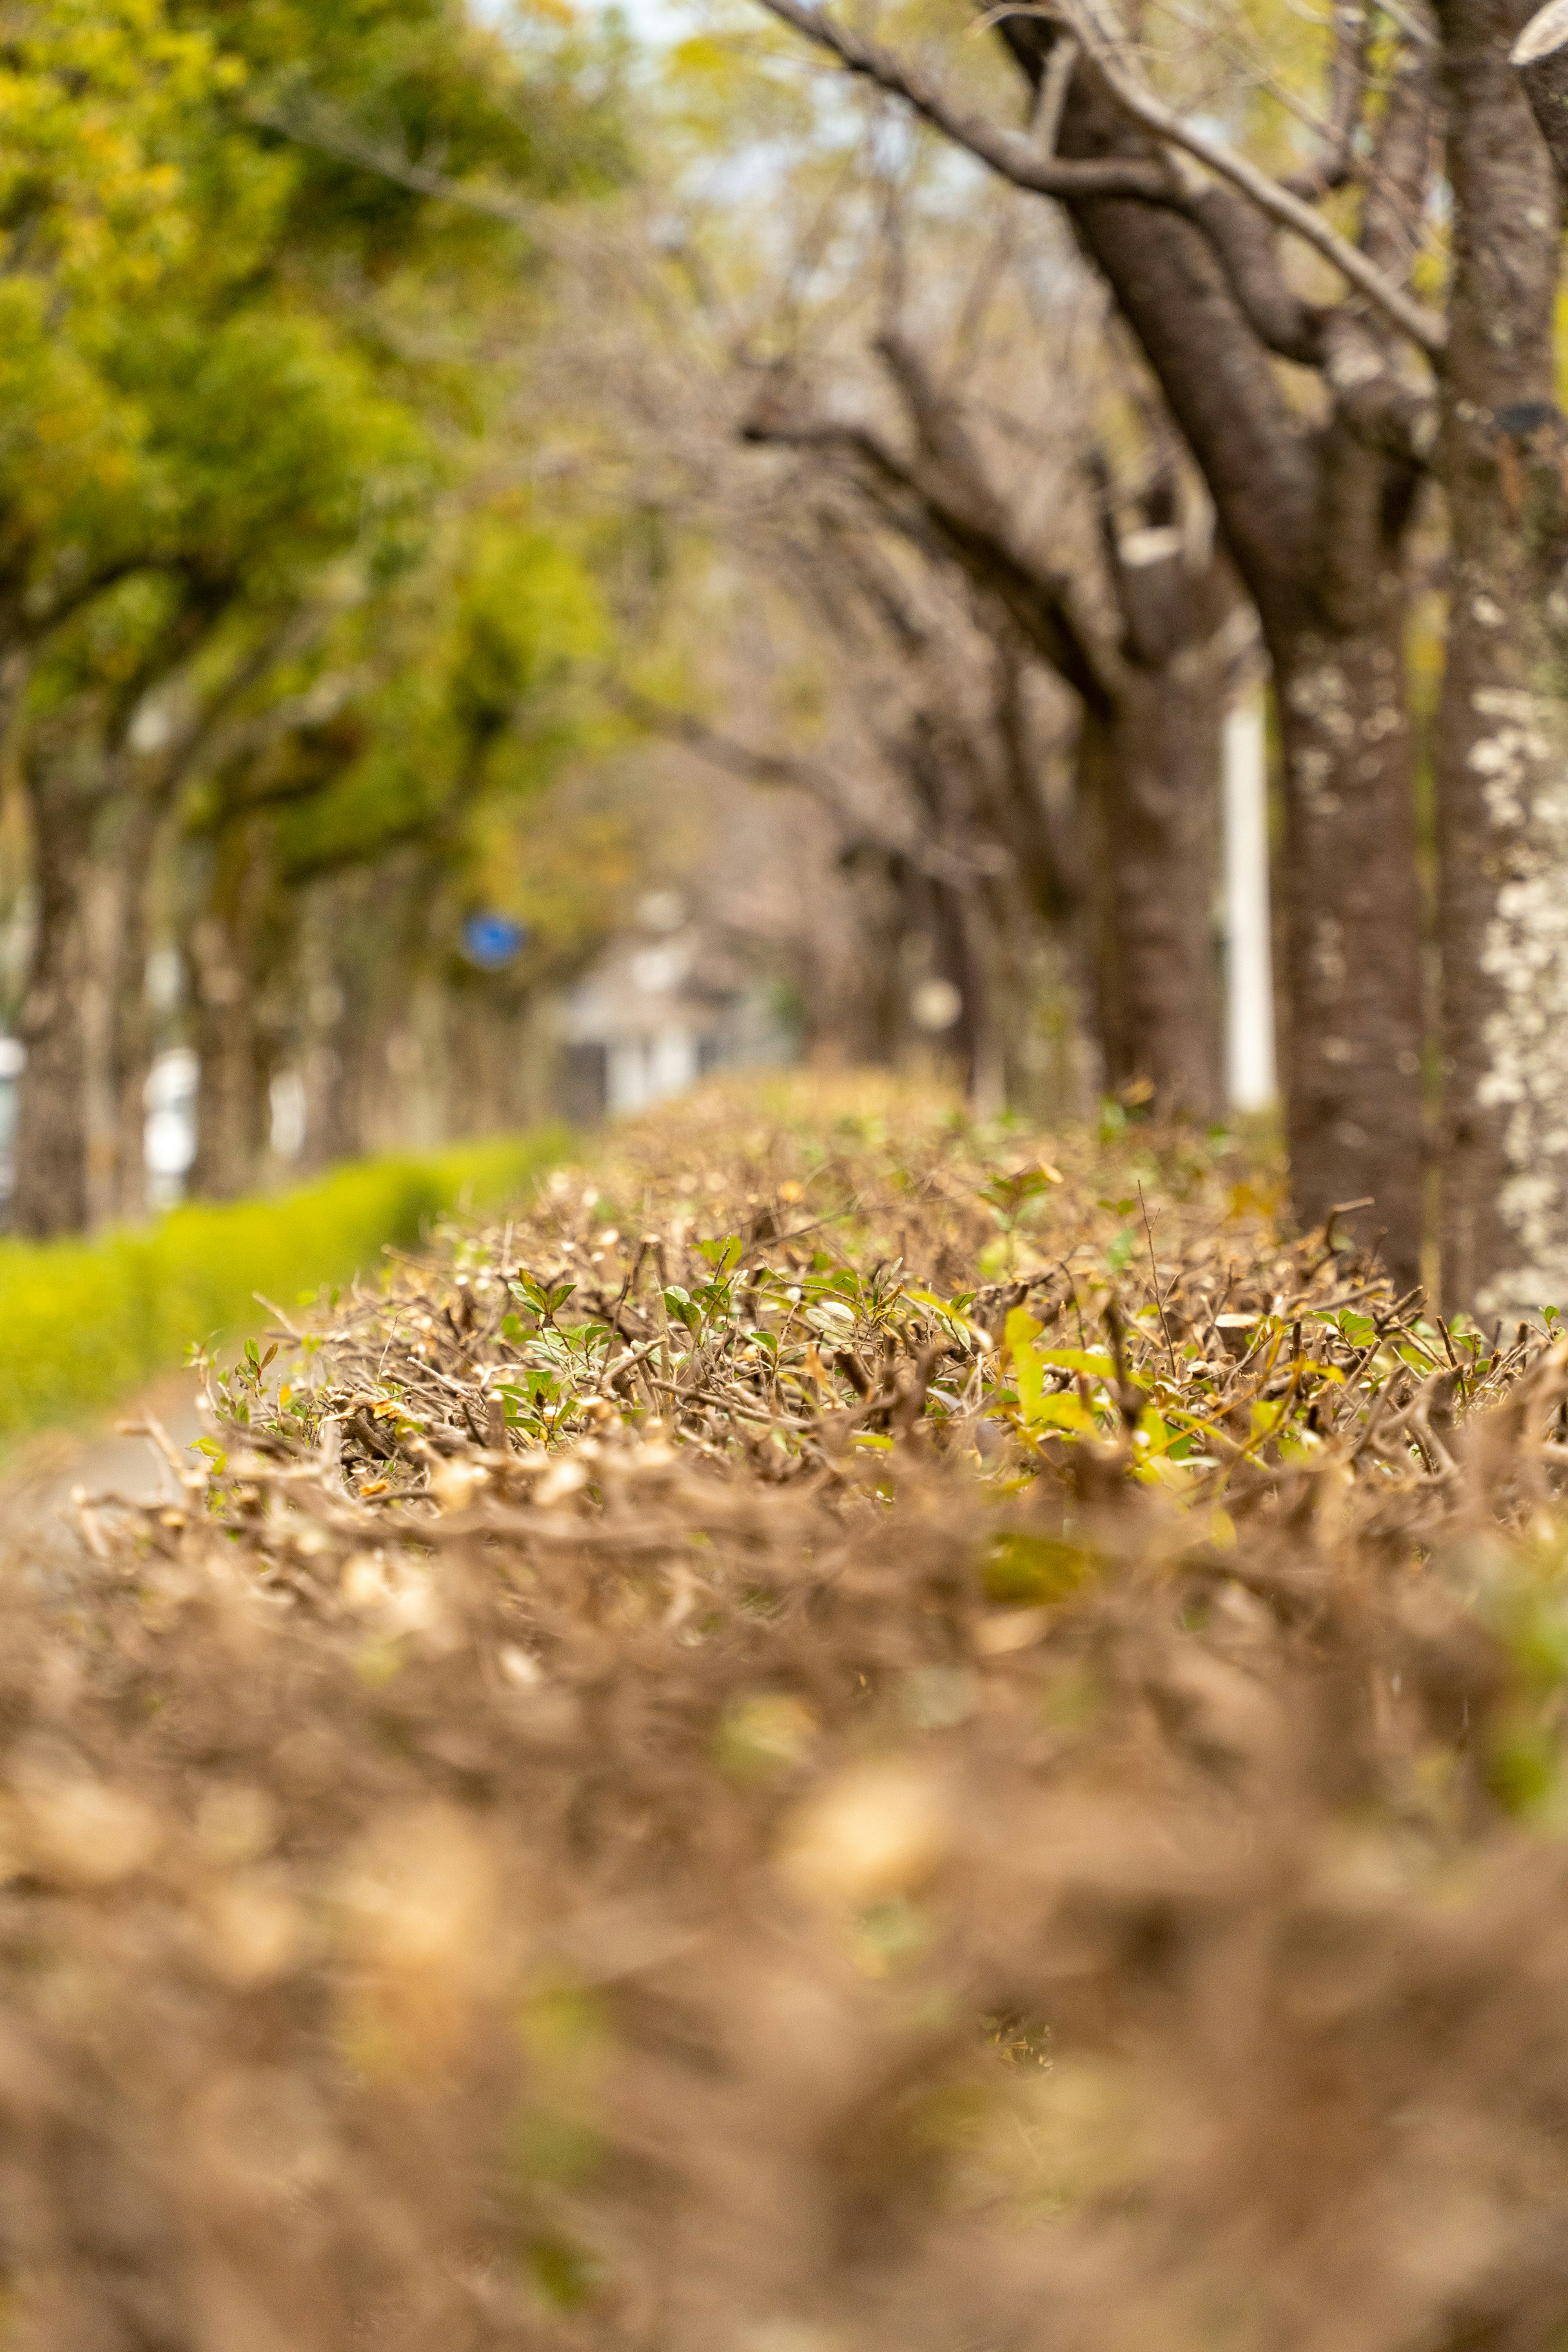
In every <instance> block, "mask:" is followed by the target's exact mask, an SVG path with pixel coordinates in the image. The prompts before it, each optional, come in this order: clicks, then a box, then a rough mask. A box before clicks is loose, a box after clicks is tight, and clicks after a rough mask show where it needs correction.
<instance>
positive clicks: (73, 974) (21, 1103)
mask: <svg viewBox="0 0 1568 2352" xmlns="http://www.w3.org/2000/svg"><path fill="white" fill-rule="evenodd" d="M27 793H28V800H29V803H30V807H31V814H32V823H33V885H34V890H35V893H36V897H37V923H36V929H35V932H34V939H33V952H32V961H31V965H30V968H29V971H28V975H27V990H26V996H25V998H24V1000H23V1004H22V1013H21V1019H20V1021H19V1023H18V1024H17V1025H18V1030H19V1034H20V1036H21V1042H22V1044H23V1045H24V1046H25V1047H26V1056H27V1058H26V1066H25V1067H24V1069H23V1072H22V1079H21V1086H20V1088H19V1092H18V1099H17V1114H16V1190H15V1192H14V1194H13V1197H12V1204H11V1221H12V1224H13V1227H14V1228H15V1230H16V1232H17V1233H19V1234H26V1235H27V1236H28V1237H29V1238H32V1239H35V1240H42V1239H44V1238H46V1237H47V1236H48V1235H50V1234H76V1233H81V1232H84V1231H85V1230H86V1226H87V1222H88V1208H89V1202H88V1164H87V1147H88V1133H87V1038H86V1033H85V1029H84V1025H83V1021H82V987H83V981H84V977H85V946H86V940H85V931H84V920H83V916H84V910H83V906H82V898H81V886H82V879H83V875H84V872H85V869H86V864H87V856H88V846H89V839H90V835H91V830H92V819H93V807H92V803H90V801H89V800H88V799H87V798H86V797H84V796H81V795H79V794H78V793H77V792H76V791H75V790H74V789H73V782H72V780H71V779H70V778H69V777H64V778H61V777H58V776H53V775H51V774H50V772H49V771H48V768H47V764H45V763H44V762H42V761H39V762H38V763H37V765H35V764H34V763H33V762H32V761H29V763H28V775H27Z"/></svg>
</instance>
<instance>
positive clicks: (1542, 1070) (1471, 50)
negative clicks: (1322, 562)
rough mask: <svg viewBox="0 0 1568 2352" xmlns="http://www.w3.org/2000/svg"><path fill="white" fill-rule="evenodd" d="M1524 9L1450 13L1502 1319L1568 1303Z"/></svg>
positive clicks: (1475, 870)
mask: <svg viewBox="0 0 1568 2352" xmlns="http://www.w3.org/2000/svg"><path fill="white" fill-rule="evenodd" d="M1527 13H1528V12H1527V10H1526V9H1524V8H1520V7H1516V6H1514V5H1510V4H1509V0H1442V5H1440V7H1439V16H1440V17H1441V20H1442V24H1443V30H1444V35H1445V45H1446V66H1447V96H1448V108H1449V128H1448V156H1449V173H1450V177H1451V180H1452V183H1453V187H1454V198H1455V222H1454V256H1453V291H1452V296H1451V299H1450V304H1449V319H1450V341H1449V347H1448V352H1447V364H1446V366H1445V369H1444V372H1443V386H1442V390H1443V423H1442V433H1441V439H1440V442H1439V458H1440V464H1441V468H1442V473H1443V478H1444V483H1445V488H1446V489H1447V499H1448V512H1449V528H1450V536H1451V541H1452V546H1453V551H1454V552H1453V558H1452V565H1453V583H1452V596H1451V602H1450V609H1449V621H1448V661H1447V676H1446V678H1445V682H1444V689H1443V700H1442V708H1441V711H1440V715H1439V719H1438V730H1437V744H1436V771H1437V827H1438V861H1439V864H1438V876H1439V879H1438V903H1439V910H1440V922H1441V935H1442V945H1443V1006H1442V1036H1443V1054H1444V1077H1445V1086H1444V1104H1443V1149H1442V1157H1441V1167H1442V1235H1443V1284H1444V1291H1445V1296H1446V1299H1447V1304H1448V1306H1449V1307H1450V1308H1451V1309H1455V1308H1459V1307H1464V1308H1467V1309H1468V1310H1469V1311H1471V1312H1473V1313H1476V1314H1479V1315H1482V1316H1484V1317H1487V1318H1491V1317H1494V1316H1505V1317H1510V1318H1511V1317H1513V1316H1515V1315H1518V1314H1522V1313H1527V1312H1529V1311H1530V1310H1531V1309H1535V1308H1539V1307H1542V1306H1555V1305H1564V1306H1568V1046H1565V1044H1564V1040H1565V1038H1568V794H1565V793H1564V789H1563V776H1564V772H1565V769H1568V724H1565V718H1568V714H1565V712H1564V709H1563V696H1562V688H1561V685H1560V683H1558V682H1557V681H1558V680H1560V678H1561V675H1562V671H1561V656H1559V657H1558V660H1557V661H1556V662H1553V661H1552V658H1551V649H1550V643H1549V640H1550V636H1551V635H1552V614H1551V613H1550V610H1549V603H1550V599H1551V596H1552V592H1553V591H1554V590H1556V588H1557V579H1556V576H1555V575H1556V573H1557V571H1558V563H1557V562H1554V561H1552V560H1550V556H1551V538H1552V534H1551V532H1550V530H1548V531H1547V532H1545V533H1544V534H1542V532H1540V531H1539V530H1537V529H1536V528H1535V518H1534V517H1533V516H1532V515H1531V513H1530V512H1528V511H1527V509H1528V508H1529V507H1530V506H1531V499H1530V496H1529V492H1530V488H1531V485H1530V475H1531V472H1532V471H1533V470H1535V469H1534V467H1533V466H1532V464H1531V450H1530V446H1529V445H1530V443H1531V438H1532V437H1533V436H1534V435H1535V434H1537V433H1538V432H1539V431H1541V430H1542V428H1543V427H1544V428H1545V430H1546V433H1547V436H1548V439H1549V440H1550V438H1551V437H1552V432H1553V425H1552V419H1553V415H1554V412H1553V410H1552V316H1553V309H1554V304H1555V296H1556V287H1557V276H1558V265H1559V244H1558V240H1559V237H1560V235H1561V209H1560V207H1561V199H1560V196H1559V193H1558V189H1557V186H1556V184H1555V181H1554V178H1553V174H1552V168H1551V164H1550V161H1549V158H1548V156H1547V153H1546V151H1545V148H1544V147H1543V145H1542V142H1541V140H1540V138H1539V136H1538V134H1537V132H1536V130H1535V126H1534V123H1533V121H1532V120H1531V112H1530V109H1529V106H1528V104H1527V102H1526V99H1525V95H1524V92H1523V90H1522V89H1521V87H1520V84H1519V81H1518V79H1517V78H1516V76H1515V75H1514V74H1513V72H1512V71H1511V70H1510V66H1509V63H1508V53H1509V49H1510V44H1511V42H1512V40H1513V38H1514V37H1515V35H1516V34H1517V33H1518V31H1519V29H1520V26H1521V23H1522V22H1523V19H1524V16H1525V15H1526V14H1527ZM1543 454H1545V455H1546V456H1547V457H1548V458H1549V459H1550V458H1551V457H1552V455H1553V453H1552V452H1551V451H1550V450H1548V451H1547V452H1545V453H1543ZM1547 470H1548V471H1555V467H1554V466H1552V465H1549V467H1548V468H1547ZM1559 495H1560V492H1559ZM1543 559H1546V560H1544V561H1543ZM1553 672H1555V677H1554V676H1553Z"/></svg>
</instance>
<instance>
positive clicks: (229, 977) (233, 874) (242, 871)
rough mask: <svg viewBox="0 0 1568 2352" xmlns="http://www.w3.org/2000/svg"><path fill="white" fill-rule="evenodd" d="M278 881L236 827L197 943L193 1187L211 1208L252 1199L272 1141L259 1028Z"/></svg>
mask: <svg viewBox="0 0 1568 2352" xmlns="http://www.w3.org/2000/svg"><path fill="white" fill-rule="evenodd" d="M267 886H268V860H267V856H266V848H265V845H264V844H262V843H261V842H259V841H258V839H257V837H256V829H255V828H253V827H247V826H246V825H243V824H234V825H230V826H229V827H227V828H226V830H225V832H224V833H223V834H222V835H220V836H219V838H218V841H217V842H216V845H215V853H214V866H213V874H212V881H211V887H210V889H209V891H208V896H207V904H206V908H205V912H204V913H203V915H202V917H201V919H200V920H199V921H198V922H197V923H196V924H195V926H194V928H193V929H192V932H191V939H190V950H191V952H190V955H189V959H188V961H189V966H190V971H191V974H192V978H193V981H194V983H195V985H194V988H193V992H192V993H193V999H194V1002H193V1014H194V1031H195V1034H194V1040H193V1042H194V1044H195V1049H196V1060H197V1064H198V1066H199V1072H200V1075H199V1078H198V1081H197V1088H196V1154H195V1160H194V1161H193V1163H192V1166H191V1175H190V1187H191V1191H192V1192H193V1193H195V1194H196V1195H198V1196H199V1197H200V1198H202V1199H204V1200H209V1201H232V1200H237V1199H238V1198H239V1197H240V1196H241V1195H242V1194H243V1193H245V1192H249V1191H250V1190H251V1188H252V1186H253V1185H254V1183H255V1181H256V1177H257V1170H258V1161H259V1160H260V1157H261V1153H262V1150H263V1149H264V1148H265V1144H266V1138H267V1096H266V1087H265V1085H264V1083H263V1080H264V1076H265V1072H264V1068H263V1056H262V1053H261V1047H260V1039H259V1035H258V1024H257V1017H256V1015H257V1004H256V996H257V987H256V982H257V963H258V955H257V933H258V913H259V908H258V901H259V899H260V898H261V896H262V895H263V893H264V892H265V890H266V888H267Z"/></svg>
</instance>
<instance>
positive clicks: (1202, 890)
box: [1079, 652, 1225, 1118]
mask: <svg viewBox="0 0 1568 2352" xmlns="http://www.w3.org/2000/svg"><path fill="white" fill-rule="evenodd" d="M1222 697H1223V688H1222V687H1221V686H1220V684H1219V681H1218V679H1217V678H1216V677H1215V673H1214V665H1213V664H1212V663H1211V662H1208V661H1205V659H1204V658H1203V657H1202V654H1201V652H1197V653H1195V657H1194V658H1191V659H1187V660H1184V659H1182V658H1181V657H1178V658H1177V660H1176V661H1174V662H1173V663H1171V664H1169V665H1167V666H1166V667H1163V668H1161V669H1142V668H1139V667H1130V668H1129V671H1128V674H1127V678H1126V683H1125V686H1124V688H1122V690H1121V692H1120V693H1119V694H1118V696H1117V698H1116V701H1115V703H1114V704H1113V706H1112V708H1111V709H1110V712H1109V714H1107V715H1104V716H1102V715H1101V714H1100V713H1098V712H1096V711H1094V710H1086V711H1085V713H1084V719H1083V727H1082V730H1081V733H1080V736H1079V795H1080V801H1081V803H1082V806H1083V812H1084V817H1085V820H1086V827H1087V830H1088V832H1089V835H1090V839H1091V841H1092V845H1093V847H1092V854H1091V856H1090V858H1089V870H1090V874H1091V877H1092V879H1091V883H1090V906H1089V922H1090V929H1091V934H1092V959H1091V960H1092V965H1093V970H1094V974H1095V982H1096V999H1097V1005H1098V1012H1099V1028H1100V1041H1101V1045H1102V1049H1103V1053H1104V1057H1105V1079H1106V1084H1107V1086H1108V1087H1110V1089H1111V1090H1112V1091H1120V1090H1121V1089H1123V1088H1125V1087H1136V1086H1138V1085H1140V1084H1142V1085H1144V1086H1147V1087H1149V1088H1150V1089H1152V1094H1151V1101H1152V1107H1153V1108H1154V1109H1155V1110H1156V1111H1157V1112H1158V1113H1159V1114H1160V1115H1162V1116H1163V1117H1172V1118H1212V1117H1214V1116H1215V1113H1216V1112H1217V1110H1218V1108H1219V1104H1220V1007H1219V983H1218V970H1217V957H1216V953H1215V926H1214V912H1215V868H1216V861H1217V855H1218V835H1217V816H1218V805H1219V761H1220V737H1221V730H1222V729H1223V725H1224V716H1225V713H1224V703H1223V698H1222Z"/></svg>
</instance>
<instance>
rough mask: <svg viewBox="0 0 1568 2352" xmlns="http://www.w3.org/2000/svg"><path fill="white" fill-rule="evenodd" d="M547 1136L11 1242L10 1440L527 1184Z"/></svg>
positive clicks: (0, 1244)
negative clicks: (73, 1233) (148, 1219)
mask: <svg viewBox="0 0 1568 2352" xmlns="http://www.w3.org/2000/svg"><path fill="white" fill-rule="evenodd" d="M567 1141H568V1138H567V1135H566V1131H565V1129H561V1128H544V1129H537V1130H535V1131H533V1132H531V1133H529V1134H526V1135H521V1136H505V1137H501V1138H500V1139H497V1140H496V1141H494V1142H489V1143H475V1144H468V1145H466V1146H462V1147H459V1148H458V1149H457V1150H450V1151H443V1152H438V1153H435V1154H432V1155H431V1156H429V1157H427V1158H417V1159H416V1158H412V1157H408V1158H403V1157H399V1158H395V1159H385V1160H362V1161H358V1162H355V1163H353V1165H351V1166H348V1167H344V1168H339V1169H336V1170H334V1171H332V1173H331V1174H330V1175H328V1176H324V1177H322V1178H321V1181H319V1182H317V1183H314V1184H305V1185H301V1186H300V1188H299V1189H298V1190H296V1191H293V1192H278V1193H273V1194H271V1195H269V1196H268V1197H267V1198H265V1199H259V1200H252V1201H236V1202H224V1203H216V1202H205V1201H198V1202H190V1203H189V1204H188V1205H187V1206H186V1207H184V1208H180V1209H174V1210H171V1211H170V1212H169V1213H168V1214H167V1215H166V1216H163V1217H162V1218H160V1219H159V1220H158V1222H157V1223H155V1224H152V1225H149V1226H146V1227H144V1228H142V1229H140V1230H137V1229H121V1230H117V1231H113V1232H110V1233H106V1234H101V1235H100V1236H99V1237H98V1238H96V1239H94V1240H92V1241H75V1240H72V1241H58V1242H23V1241H6V1240H0V1437H4V1436H5V1435H8V1434H10V1433H13V1432H15V1431H18V1430H23V1429H29V1428H36V1427H37V1426H38V1425H39V1424H40V1423H47V1422H53V1421H68V1420H71V1419H74V1418H75V1417H76V1416H77V1415H78V1414H79V1413H80V1412H82V1410H83V1409H84V1408H86V1407H90V1406H93V1405H102V1404H106V1403H111V1402H114V1401H115V1400H116V1399H118V1398H120V1397H121V1396H123V1395H124V1394H125V1393H126V1391H128V1390H131V1389H132V1388H134V1387H135V1386H136V1384H137V1382H138V1381H144V1380H146V1379H147V1378H149V1377H150V1376H151V1375H152V1374H153V1373H155V1372H160V1371H163V1370H167V1369H168V1368H169V1367H170V1366H172V1365H175V1364H178V1363H179V1362H181V1360H183V1358H184V1353H185V1350H186V1349H187V1348H188V1347H189V1346H190V1344H191V1342H192V1341H193V1340H197V1339H199V1340H205V1341H206V1342H208V1343H209V1344H210V1343H211V1342H213V1341H214V1340H215V1339H223V1338H226V1337H227V1338H234V1337H237V1336H238V1334H239V1333H240V1332H242V1331H243V1330H245V1329H246V1328H248V1327H249V1326H251V1325H253V1324H255V1323H256V1322H258V1320H259V1319H260V1317H261V1313H262V1310H261V1309H259V1308H258V1307H257V1306H256V1304H255V1299H254V1293H255V1292H257V1291H258V1290H260V1291H265V1292H266V1293H267V1294H268V1297H271V1298H274V1299H276V1300H277V1302H278V1304H279V1306H280V1307H285V1308H287V1307H289V1306H290V1304H291V1303H292V1302H293V1301H294V1300H295V1299H296V1298H297V1297H299V1295H300V1291H301V1290H304V1289H315V1288H317V1287H318V1286H321V1284H324V1283H333V1282H346V1281H348V1280H349V1278H350V1277H351V1276H353V1274H354V1273H355V1272H356V1271H364V1270H368V1269H369V1268H371V1267H373V1266H374V1264H375V1262H376V1260H377V1259H378V1258H379V1256H380V1255H381V1252H382V1250H383V1249H384V1247H385V1246H386V1244H388V1243H392V1244H396V1245H399V1246H404V1247H406V1246H408V1245H410V1244H414V1243H416V1242H417V1241H418V1240H419V1238H420V1235H421V1234H422V1233H423V1232H424V1231H425V1230H426V1228H427V1227H428V1225H429V1224H430V1223H431V1221H432V1219H434V1218H435V1217H437V1216H438V1215H440V1214H441V1213H442V1212H443V1211H447V1210H453V1209H468V1208H472V1209H484V1208H489V1207H494V1206H497V1205H499V1204H500V1202H504V1201H506V1200H508V1199H509V1198H511V1197H512V1196H514V1195H517V1194H520V1193H521V1192H524V1191H525V1189H526V1188H527V1186H528V1184H529V1182H530V1181H531V1179H532V1178H534V1177H536V1176H537V1175H538V1174H539V1173H540V1171H542V1169H544V1168H546V1167H548V1166H549V1165H550V1164H551V1162H552V1160H558V1159H559V1158H560V1157H561V1156H562V1154H563V1151H564V1150H565V1149H566V1147H567Z"/></svg>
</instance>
